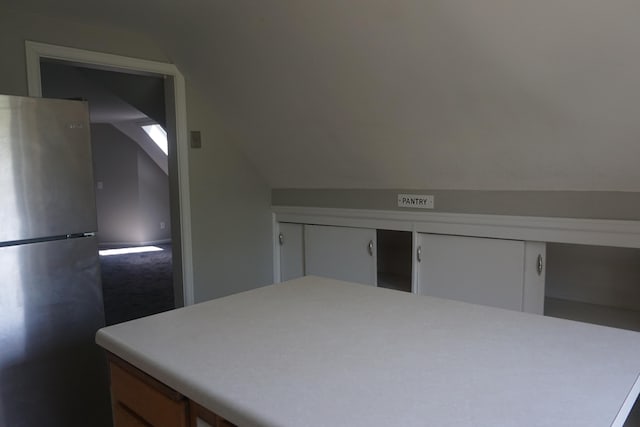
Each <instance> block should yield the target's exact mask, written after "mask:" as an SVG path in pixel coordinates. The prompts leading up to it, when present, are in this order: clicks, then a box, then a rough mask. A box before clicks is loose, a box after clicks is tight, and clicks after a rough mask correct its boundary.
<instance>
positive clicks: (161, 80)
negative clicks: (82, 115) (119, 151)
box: [26, 41, 193, 307]
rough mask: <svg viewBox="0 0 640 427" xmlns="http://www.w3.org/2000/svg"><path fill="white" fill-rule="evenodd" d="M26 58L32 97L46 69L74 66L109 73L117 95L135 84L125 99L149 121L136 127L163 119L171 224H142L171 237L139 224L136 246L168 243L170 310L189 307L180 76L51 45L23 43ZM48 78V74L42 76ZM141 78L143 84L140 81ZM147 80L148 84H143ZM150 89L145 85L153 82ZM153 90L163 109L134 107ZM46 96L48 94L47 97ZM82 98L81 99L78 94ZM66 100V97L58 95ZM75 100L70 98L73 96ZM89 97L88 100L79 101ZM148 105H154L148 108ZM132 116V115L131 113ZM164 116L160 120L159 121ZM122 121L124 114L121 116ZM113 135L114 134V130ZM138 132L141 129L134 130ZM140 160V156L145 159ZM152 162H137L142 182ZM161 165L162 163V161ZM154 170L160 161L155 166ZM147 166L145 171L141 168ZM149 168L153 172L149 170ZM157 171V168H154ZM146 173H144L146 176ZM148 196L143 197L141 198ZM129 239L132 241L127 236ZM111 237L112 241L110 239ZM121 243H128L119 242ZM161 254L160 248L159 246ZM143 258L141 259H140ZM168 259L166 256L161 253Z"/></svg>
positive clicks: (168, 67) (169, 69) (166, 67)
mask: <svg viewBox="0 0 640 427" xmlns="http://www.w3.org/2000/svg"><path fill="white" fill-rule="evenodd" d="M26 54H27V55H26V56H27V72H28V84H29V95H30V96H42V93H43V85H42V83H43V79H42V78H41V71H42V69H43V66H44V68H46V67H47V65H48V64H57V65H64V66H68V67H75V68H77V69H79V70H81V71H82V72H84V73H85V74H87V73H89V74H94V75H100V74H101V75H102V77H103V78H104V77H105V75H106V74H105V73H107V74H108V73H112V74H113V75H115V78H113V79H112V81H111V83H110V84H108V85H107V86H110V88H111V89H114V88H115V92H116V93H118V92H119V93H120V94H122V93H123V87H126V84H124V86H123V81H124V80H136V83H134V85H133V86H131V85H129V90H127V89H124V92H125V93H126V94H127V96H125V98H129V99H128V101H130V102H132V103H133V104H136V105H137V107H139V108H135V109H136V110H138V111H140V110H144V111H145V112H146V113H148V114H145V116H146V117H147V119H145V120H141V121H140V123H138V124H139V125H141V126H142V125H148V124H162V123H160V122H162V121H163V120H164V125H165V130H166V133H167V137H168V156H167V157H166V158H165V168H166V173H167V174H166V175H167V177H168V182H169V191H168V193H169V196H168V198H169V210H170V219H169V220H162V219H158V218H151V219H150V220H148V221H145V224H146V225H148V226H149V227H151V228H154V227H155V228H156V229H157V230H164V231H165V232H168V233H169V238H168V239H166V238H165V239H163V238H160V239H155V238H153V236H152V235H151V234H150V233H149V229H146V230H145V229H144V224H142V225H140V224H139V229H138V231H139V232H138V234H137V238H138V242H141V243H155V244H156V245H159V246H162V245H165V247H166V245H167V244H168V243H170V244H171V251H170V255H171V256H170V259H171V261H172V262H171V270H172V274H171V281H172V282H173V292H169V294H173V306H176V307H180V306H182V305H188V304H192V303H193V267H192V256H191V226H190V200H189V192H188V188H189V184H188V162H187V160H188V159H187V155H188V147H187V138H186V136H187V131H186V102H185V87H184V78H183V77H182V75H181V74H180V72H179V71H178V70H177V69H176V68H175V66H173V65H172V64H167V63H159V62H153V61H145V60H139V59H135V58H127V57H121V56H117V55H111V54H104V53H98V52H90V51H84V50H80V49H73V48H66V47H60V46H54V45H47V44H42V43H35V42H29V41H27V42H26ZM44 77H45V78H46V72H45V76H44ZM141 79H142V80H141ZM145 79H146V80H147V81H146V83H145V82H144V80H145ZM154 79H155V83H152V84H150V83H149V82H151V81H154ZM149 85H151V86H153V85H155V86H156V87H161V88H162V89H163V90H160V91H159V92H158V91H156V92H155V93H156V94H158V93H160V96H163V97H164V101H165V102H164V104H165V105H164V107H165V108H163V107H162V106H160V107H158V105H157V104H158V103H157V102H156V103H155V104H156V107H155V111H154V108H153V107H150V105H142V104H138V101H135V102H133V101H132V100H131V99H130V98H131V94H133V93H135V92H140V89H141V88H145V87H147V89H148V86H149ZM45 95H49V94H45ZM79 96H82V95H79ZM62 97H69V96H62ZM72 97H73V95H72ZM82 97H84V98H87V97H86V96H82ZM147 104H153V102H151V103H149V102H148V103H147ZM129 113H131V111H129ZM163 115H164V119H163V117H162V116H163ZM125 116H126V114H125ZM112 131H113V129H112ZM137 131H138V132H142V131H140V129H139V128H138V130H137ZM117 132H119V133H123V132H124V133H126V132H125V131H124V130H122V129H118V130H117ZM143 157H144V156H143ZM152 160H153V159H150V156H147V158H146V160H145V161H139V162H138V163H140V165H139V166H140V168H141V169H140V170H141V171H142V173H141V175H144V177H145V180H146V179H147V178H149V176H148V175H149V174H148V173H147V172H148V170H149V164H152V163H153V161H152ZM160 163H161V162H160ZM156 164H157V165H158V162H156ZM145 165H146V166H145ZM151 169H153V168H151ZM155 169H156V172H157V170H158V168H155ZM144 171H147V172H144ZM100 186H103V190H104V189H105V182H104V181H103V182H96V187H97V188H99V187H100ZM142 194H146V193H142ZM153 211H160V210H159V209H149V210H148V212H153ZM128 236H132V235H131V234H129V235H128ZM112 237H113V236H112ZM111 243H118V239H117V238H116V239H114V238H111ZM120 243H127V242H126V241H122V242H120ZM161 249H164V248H162V247H161ZM157 256H158V254H155V255H154V254H153V253H151V254H147V255H146V257H147V258H154V257H156V258H157ZM139 257H142V255H139ZM163 257H164V258H165V259H166V258H167V253H166V252H165V253H164V254H163Z"/></svg>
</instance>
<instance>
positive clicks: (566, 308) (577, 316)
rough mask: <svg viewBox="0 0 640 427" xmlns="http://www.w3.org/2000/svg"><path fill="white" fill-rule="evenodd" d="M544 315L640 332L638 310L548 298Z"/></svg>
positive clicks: (639, 314) (639, 313)
mask: <svg viewBox="0 0 640 427" xmlns="http://www.w3.org/2000/svg"><path fill="white" fill-rule="evenodd" d="M544 315H545V316H550V317H559V318H561V319H568V320H577V321H579V322H585V323H593V324H596V325H603V326H611V327H613V328H620V329H629V330H632V331H639V332H640V311H636V310H627V309H622V308H617V307H609V306H604V305H597V304H587V303H583V302H577V301H569V300H563V299H557V298H548V297H547V298H545V299H544Z"/></svg>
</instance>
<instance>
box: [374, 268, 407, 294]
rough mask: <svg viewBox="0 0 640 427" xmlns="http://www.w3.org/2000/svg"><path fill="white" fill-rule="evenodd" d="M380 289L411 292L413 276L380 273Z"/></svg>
mask: <svg viewBox="0 0 640 427" xmlns="http://www.w3.org/2000/svg"><path fill="white" fill-rule="evenodd" d="M378 287H379V288H385V289H393V290H396V291H403V292H411V275H409V276H406V275H401V274H394V273H384V272H381V271H379V272H378Z"/></svg>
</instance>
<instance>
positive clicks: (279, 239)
mask: <svg viewBox="0 0 640 427" xmlns="http://www.w3.org/2000/svg"><path fill="white" fill-rule="evenodd" d="M278 242H280V246H282V245H284V235H283V234H282V233H280V234H278Z"/></svg>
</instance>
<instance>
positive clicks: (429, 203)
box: [398, 194, 434, 209]
mask: <svg viewBox="0 0 640 427" xmlns="http://www.w3.org/2000/svg"><path fill="white" fill-rule="evenodd" d="M398 207H399V208H418V209H433V207H434V197H433V196H431V195H426V194H398Z"/></svg>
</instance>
